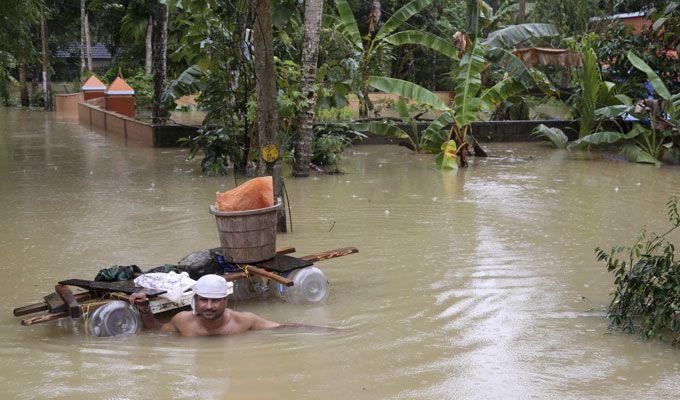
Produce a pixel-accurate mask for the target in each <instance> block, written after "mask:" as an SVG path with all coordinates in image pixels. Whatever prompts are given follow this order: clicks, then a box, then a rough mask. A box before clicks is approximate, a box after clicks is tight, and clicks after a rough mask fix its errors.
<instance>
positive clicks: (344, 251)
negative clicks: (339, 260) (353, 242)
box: [299, 247, 359, 262]
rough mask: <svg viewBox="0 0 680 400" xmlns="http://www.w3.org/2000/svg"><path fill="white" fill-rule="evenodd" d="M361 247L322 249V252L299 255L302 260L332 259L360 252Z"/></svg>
mask: <svg viewBox="0 0 680 400" xmlns="http://www.w3.org/2000/svg"><path fill="white" fill-rule="evenodd" d="M358 252H359V249H357V248H356V247H343V248H341V249H335V250H328V251H322V252H320V253H314V254H309V255H306V256H302V257H299V258H300V259H301V260H306V261H311V262H317V261H324V260H330V259H331V258H336V257H342V256H347V255H350V254H354V253H358Z"/></svg>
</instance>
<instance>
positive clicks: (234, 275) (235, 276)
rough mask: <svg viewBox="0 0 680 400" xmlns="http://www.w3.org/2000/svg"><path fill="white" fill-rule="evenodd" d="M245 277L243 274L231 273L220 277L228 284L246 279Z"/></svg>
mask: <svg viewBox="0 0 680 400" xmlns="http://www.w3.org/2000/svg"><path fill="white" fill-rule="evenodd" d="M247 276H248V275H246V273H245V272H232V273H229V274H224V275H222V277H223V278H224V279H226V280H227V281H228V282H230V281H235V280H237V279H241V278H246V277H247Z"/></svg>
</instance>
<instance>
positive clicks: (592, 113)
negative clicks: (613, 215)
mask: <svg viewBox="0 0 680 400" xmlns="http://www.w3.org/2000/svg"><path fill="white" fill-rule="evenodd" d="M159 4H161V5H162V6H163V7H165V5H167V7H166V8H165V10H166V11H165V12H166V13H167V24H166V25H160V26H161V27H162V29H163V30H164V32H165V31H167V32H166V35H165V38H164V40H165V43H164V46H165V47H167V60H166V61H164V63H163V64H164V67H165V68H164V70H165V73H164V74H163V76H162V77H160V78H159V77H157V76H156V75H157V74H156V73H155V72H154V71H153V70H152V68H151V66H152V64H153V62H152V61H153V60H152V57H151V53H152V50H153V46H152V40H155V38H156V36H153V35H152V32H156V31H157V30H153V29H152V28H153V27H154V26H155V25H154V24H156V23H158V14H159V12H158V10H159V9H161V8H159V6H158V5H159ZM255 4H256V2H251V1H245V0H240V1H224V0H158V1H144V0H86V1H81V2H80V7H79V5H78V4H77V3H76V2H69V1H64V0H27V1H22V2H3V5H2V6H0V7H1V8H0V15H1V17H0V18H2V20H1V21H0V98H1V99H2V101H3V102H5V103H6V104H12V103H20V104H21V105H24V106H26V105H29V104H31V105H35V106H41V105H45V106H46V107H49V101H48V100H47V99H49V93H43V92H45V89H48V91H49V89H50V88H51V87H52V86H53V85H51V83H50V81H55V82H57V81H59V82H63V81H68V82H73V81H75V83H69V84H66V85H63V84H60V85H58V86H56V85H54V86H55V87H56V88H58V89H63V88H66V89H69V90H73V89H74V88H77V86H78V83H77V82H78V81H79V80H82V79H83V78H84V77H86V76H87V75H89V74H90V73H91V72H94V73H97V74H98V75H99V76H100V77H102V78H103V79H104V80H105V81H110V80H111V79H112V78H114V77H115V76H116V75H119V74H120V75H123V76H124V77H125V78H126V79H127V80H128V81H129V82H130V83H131V84H132V86H133V87H134V88H135V89H136V91H137V93H138V96H137V100H138V106H140V107H142V108H144V107H146V108H153V109H154V120H156V118H158V120H159V121H162V120H164V118H165V116H167V111H168V110H170V109H172V108H173V107H174V101H175V100H176V99H177V98H178V97H180V96H181V95H183V94H197V95H198V97H197V101H198V107H199V108H200V109H202V110H204V111H206V113H207V114H206V118H205V120H204V122H203V127H202V129H201V131H200V135H199V136H198V137H195V138H193V139H190V140H187V144H188V145H189V146H190V148H191V153H190V154H191V156H193V155H195V154H198V153H201V154H203V162H202V165H203V168H204V170H205V171H206V172H208V173H226V172H227V171H228V170H229V169H228V168H227V167H228V166H229V165H232V166H235V167H237V168H246V167H247V166H248V165H250V164H251V163H255V162H258V158H259V147H258V145H259V143H258V140H259V139H258V138H257V132H258V129H257V119H258V117H257V115H256V114H257V113H256V110H257V109H258V108H257V98H256V96H255V93H254V92H255V89H256V83H258V80H257V79H258V77H257V74H256V72H255V68H256V66H255V57H254V56H255V52H256V51H255V50H256V48H255V47H257V46H255V44H256V43H255V42H256V40H255V37H254V36H255V35H254V34H253V33H254V31H253V26H254V25H253V24H254V23H255V22H256V21H258V18H260V17H262V16H261V15H260V12H259V11H258V9H256V7H255V6H254V5H255ZM258 4H259V3H258ZM305 5H306V6H307V7H310V8H309V11H308V12H312V11H313V8H314V7H316V8H317V9H319V12H322V15H323V21H322V23H321V24H320V26H319V28H320V29H317V30H316V31H315V30H313V29H312V30H310V26H309V24H310V23H311V22H310V21H307V20H306V19H305V8H304V7H303V5H302V4H301V3H300V2H297V1H293V0H270V1H268V2H267V6H268V10H269V11H270V12H271V24H272V26H271V28H272V32H273V42H272V45H273V54H274V57H275V71H276V72H275V73H276V77H275V78H274V79H275V81H276V82H275V84H276V104H275V106H276V109H277V110H278V122H277V125H278V128H277V132H275V134H276V137H277V143H278V145H279V146H280V147H281V150H282V152H281V154H282V159H283V160H293V159H296V157H297V155H296V151H298V152H300V151H305V147H304V146H302V147H296V144H298V143H299V142H300V141H304V140H305V137H306V136H305V135H307V134H308V133H306V132H307V131H308V130H309V129H310V128H309V126H311V125H309V122H306V121H308V120H305V119H304V118H303V116H304V115H307V114H309V115H311V116H312V118H313V119H314V121H315V122H317V125H316V128H315V129H314V132H312V135H313V138H314V140H313V143H312V144H311V145H309V149H311V151H312V152H313V154H311V155H310V156H309V157H307V158H304V160H307V159H309V160H313V163H314V164H319V166H321V167H323V166H324V165H327V167H328V168H329V169H330V170H337V162H338V160H339V154H340V152H342V150H343V149H344V148H345V147H346V146H347V145H349V144H350V143H351V140H352V139H353V137H354V136H355V135H356V134H357V133H356V132H357V131H359V130H361V131H370V132H373V133H376V134H380V135H392V136H396V137H398V138H400V139H402V140H403V141H404V142H405V144H406V145H407V146H408V147H410V148H412V149H413V150H415V151H418V152H420V151H425V152H432V153H439V156H438V158H437V165H438V166H439V167H441V168H454V167H457V166H459V165H463V166H464V165H466V164H467V161H466V160H467V157H468V156H470V155H472V154H475V155H482V156H483V155H485V152H484V150H483V149H482V148H481V147H480V146H479V145H478V143H477V142H476V140H475V139H474V137H472V136H471V135H470V130H469V126H470V123H471V122H473V121H476V120H479V119H485V118H492V119H507V118H528V117H529V113H528V110H529V104H535V103H537V101H536V100H534V99H542V100H538V101H539V102H545V99H546V98H550V99H551V100H550V101H551V102H553V103H555V104H563V106H564V107H565V108H567V109H568V110H570V112H569V113H570V114H571V116H572V117H574V118H577V119H578V120H579V122H580V131H579V133H578V140H576V141H575V142H572V143H568V140H567V139H566V135H565V134H564V133H562V132H559V131H556V130H554V129H546V128H545V127H541V128H539V130H538V131H537V134H538V135H540V136H544V137H547V138H549V139H551V140H552V141H553V142H554V143H555V144H556V145H557V146H563V147H569V148H570V149H584V148H592V147H593V146H598V145H612V144H617V145H620V147H621V149H622V153H623V154H625V155H626V157H627V158H628V159H629V160H631V161H637V162H647V163H655V164H659V163H661V162H663V160H664V157H666V159H678V157H680V152H679V151H678V145H679V139H678V135H679V133H678V124H677V117H678V116H677V109H678V108H679V107H678V102H679V101H680V97H678V93H679V92H680V77H679V76H678V74H677V64H678V51H679V50H680V49H679V48H678V47H679V46H680V37H679V35H680V34H679V32H680V22H679V21H680V7H678V3H677V2H674V1H651V2H641V1H637V0H604V1H596V0H565V1H560V2H554V1H547V0H534V1H508V0H496V1H488V2H484V1H476V0H467V1H454V0H414V1H406V0H391V1H379V0H373V1H359V0H334V1H330V2H325V3H324V2H320V1H318V0H308V1H307V3H305ZM631 12H641V13H642V14H643V15H644V17H645V18H646V19H647V20H648V21H649V23H648V24H646V25H644V26H643V27H642V28H641V29H640V30H639V31H635V32H633V28H631V27H630V26H626V25H624V24H623V23H621V21H620V20H619V19H612V18H609V17H608V16H610V15H613V14H615V13H631ZM19 21H20V22H19ZM161 22H162V21H161ZM43 28H44V29H43ZM310 32H313V33H314V35H312V38H313V39H314V40H316V41H318V49H317V53H318V54H312V57H311V58H310V59H311V60H315V61H316V62H314V67H315V68H314V69H313V71H312V73H313V74H314V77H313V82H312V83H314V85H313V87H312V88H311V89H310V87H309V86H308V85H307V86H305V85H304V83H303V82H305V73H307V74H308V73H309V72H308V71H309V68H307V69H305V62H304V60H303V59H302V58H303V49H304V48H305V43H309V42H310V40H309V38H310V36H309V33H310ZM305 35H307V36H305ZM314 40H312V42H313V41H314ZM94 43H103V44H104V45H105V46H106V48H107V49H108V50H109V51H110V53H111V54H112V55H113V59H112V63H111V64H110V65H107V66H105V67H97V66H95V65H93V64H92V62H91V61H88V60H87V57H86V55H87V54H89V51H88V50H87V49H88V48H89V47H90V46H91V45H92V44H94ZM43 45H44V46H43ZM531 46H542V47H555V48H564V49H568V50H571V51H572V52H574V53H579V54H580V57H581V60H582V62H581V64H580V65H582V67H581V66H578V67H575V64H573V63H571V64H570V63H568V62H564V61H559V60H557V59H554V60H552V61H550V60H548V61H546V59H547V58H546V57H547V56H546V57H544V59H543V62H542V63H539V64H535V65H530V66H529V65H525V64H523V63H522V62H521V61H520V60H519V59H518V57H517V53H516V51H515V50H517V49H519V48H527V47H531ZM43 47H44V49H45V50H46V51H43ZM68 48H76V49H82V51H81V53H82V56H81V58H80V60H78V59H73V58H64V57H63V56H57V55H58V54H62V53H63V51H64V50H65V49H68ZM60 52H62V53H60ZM77 53H78V52H77V51H76V52H75V53H74V54H77ZM162 55H163V57H165V53H164V52H163V54H162ZM308 55H309V53H308ZM626 55H627V56H626ZM308 58H309V57H308ZM163 59H165V58H163ZM632 60H635V62H632ZM308 63H309V62H308V61H307V65H308ZM42 70H45V71H46V73H45V74H43V73H42ZM74 71H76V72H75V75H74ZM166 74H167V86H164V87H165V89H164V90H163V87H161V88H160V89H158V88H157V89H154V84H156V85H159V84H163V85H165V83H166V77H165V76H166ZM43 76H46V79H43ZM380 91H382V92H387V93H390V94H393V95H396V96H398V98H401V100H396V101H390V100H388V101H386V102H384V103H381V104H380V105H376V104H373V102H372V101H371V98H370V96H369V93H374V92H380ZM435 91H452V92H454V93H455V99H454V101H453V103H452V104H445V103H444V102H442V101H441V100H439V98H437V96H436V95H435V94H434V92H435ZM17 93H18V94H19V95H17ZM650 96H651V97H652V100H651V101H650V100H647V101H646V102H645V103H644V104H643V103H640V102H639V100H640V99H645V98H648V97H650ZM154 98H157V99H156V101H154ZM353 99H355V100H356V101H358V103H359V108H358V114H355V113H354V112H353V111H350V110H351V109H350V108H349V107H347V106H348V105H349V104H350V102H351V101H354V100H353ZM385 108H388V109H392V110H393V111H394V112H396V114H397V116H398V117H399V118H398V121H395V120H380V121H374V120H371V119H370V118H372V117H375V116H379V115H380V112H381V111H382V110H384V109H385ZM310 110H311V112H310ZM428 112H429V113H430V114H429V115H434V119H433V120H430V121H429V122H431V123H430V125H429V126H428V127H427V128H426V129H419V128H418V122H419V121H421V117H420V116H421V115H423V114H424V113H428ZM340 114H349V116H350V118H349V119H350V120H352V121H343V120H341V119H339V118H337V119H334V118H330V119H329V118H328V117H327V116H333V115H340ZM324 115H325V116H326V117H323V116H324ZM367 118H368V119H367ZM622 118H625V119H632V118H635V119H637V121H638V122H634V123H632V125H633V129H632V130H631V126H630V124H628V125H626V124H621V123H620V122H621V119H622ZM357 119H361V120H360V121H356V120H357ZM353 122H354V123H353ZM305 162H308V161H305ZM302 174H303V175H304V171H303V173H302Z"/></svg>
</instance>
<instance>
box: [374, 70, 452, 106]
mask: <svg viewBox="0 0 680 400" xmlns="http://www.w3.org/2000/svg"><path fill="white" fill-rule="evenodd" d="M367 84H368V85H370V86H372V87H374V88H376V89H378V90H380V91H383V92H386V93H392V94H396V95H398V96H401V97H406V98H408V99H411V100H413V101H415V102H417V103H421V104H427V105H429V106H431V107H432V108H434V109H435V110H448V107H447V106H446V104H444V102H443V101H442V100H441V99H440V98H439V97H438V96H437V95H436V94H434V93H432V92H430V91H429V90H427V89H425V88H424V87H422V86H419V85H416V84H415V83H411V82H408V81H403V80H401V79H395V78H387V77H384V76H370V77H369V78H368V80H367Z"/></svg>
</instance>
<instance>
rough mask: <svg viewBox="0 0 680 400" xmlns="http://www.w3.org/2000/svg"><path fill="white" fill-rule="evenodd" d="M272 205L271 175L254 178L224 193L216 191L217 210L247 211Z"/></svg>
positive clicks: (272, 188)
mask: <svg viewBox="0 0 680 400" xmlns="http://www.w3.org/2000/svg"><path fill="white" fill-rule="evenodd" d="M273 205H274V185H273V181H272V177H271V176H263V177H260V178H254V179H251V180H249V181H248V182H245V183H243V184H242V185H239V186H237V187H236V188H234V189H231V190H229V191H226V192H224V193H220V192H217V193H216V201H215V208H216V209H217V211H222V212H229V211H247V210H257V209H260V208H267V207H272V206H273Z"/></svg>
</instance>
